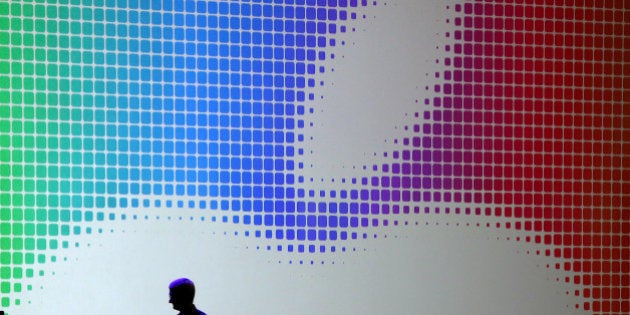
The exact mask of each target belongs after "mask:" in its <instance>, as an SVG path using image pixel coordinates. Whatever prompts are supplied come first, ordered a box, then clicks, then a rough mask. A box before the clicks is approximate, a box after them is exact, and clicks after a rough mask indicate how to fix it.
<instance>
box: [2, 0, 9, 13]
mask: <svg viewBox="0 0 630 315" xmlns="http://www.w3.org/2000/svg"><path fill="white" fill-rule="evenodd" d="M8 14H9V4H8V3H6V2H3V3H0V15H8Z"/></svg>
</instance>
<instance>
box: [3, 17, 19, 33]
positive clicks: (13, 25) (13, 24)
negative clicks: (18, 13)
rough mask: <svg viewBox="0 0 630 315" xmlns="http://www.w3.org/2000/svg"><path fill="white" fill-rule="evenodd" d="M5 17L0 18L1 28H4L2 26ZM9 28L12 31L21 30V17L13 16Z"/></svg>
mask: <svg viewBox="0 0 630 315" xmlns="http://www.w3.org/2000/svg"><path fill="white" fill-rule="evenodd" d="M3 20H5V18H2V19H0V27H2V28H1V29H5V28H4V27H3V26H4V23H3V22H4V21H3ZM11 30H12V31H17V32H19V31H21V30H22V19H19V18H13V19H11Z"/></svg>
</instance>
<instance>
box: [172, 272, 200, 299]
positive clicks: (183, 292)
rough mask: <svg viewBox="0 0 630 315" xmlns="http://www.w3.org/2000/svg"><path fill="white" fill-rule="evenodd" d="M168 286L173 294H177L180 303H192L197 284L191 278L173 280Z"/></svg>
mask: <svg viewBox="0 0 630 315" xmlns="http://www.w3.org/2000/svg"><path fill="white" fill-rule="evenodd" d="M168 288H169V289H170V290H171V295H175V296H176V297H177V300H178V301H179V302H180V303H192V302H193V300H194V298H195V284H194V283H193V282H192V281H191V280H190V279H187V278H179V279H176V280H173V282H171V284H170V285H169V286H168Z"/></svg>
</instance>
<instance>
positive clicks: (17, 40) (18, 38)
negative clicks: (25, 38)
mask: <svg viewBox="0 0 630 315" xmlns="http://www.w3.org/2000/svg"><path fill="white" fill-rule="evenodd" d="M11 45H14V46H20V45H22V35H20V34H16V33H14V34H11ZM17 51H18V52H19V53H17V52H16V53H13V55H14V57H13V59H17V58H15V56H21V55H22V53H21V49H19V48H18V49H17ZM20 59H21V58H20Z"/></svg>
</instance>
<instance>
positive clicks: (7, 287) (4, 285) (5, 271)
mask: <svg viewBox="0 0 630 315" xmlns="http://www.w3.org/2000/svg"><path fill="white" fill-rule="evenodd" d="M0 275H1V276H2V279H11V268H9V267H2V268H0ZM0 292H2V293H11V283H10V282H8V281H2V282H1V283H0Z"/></svg>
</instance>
